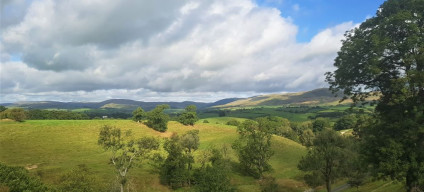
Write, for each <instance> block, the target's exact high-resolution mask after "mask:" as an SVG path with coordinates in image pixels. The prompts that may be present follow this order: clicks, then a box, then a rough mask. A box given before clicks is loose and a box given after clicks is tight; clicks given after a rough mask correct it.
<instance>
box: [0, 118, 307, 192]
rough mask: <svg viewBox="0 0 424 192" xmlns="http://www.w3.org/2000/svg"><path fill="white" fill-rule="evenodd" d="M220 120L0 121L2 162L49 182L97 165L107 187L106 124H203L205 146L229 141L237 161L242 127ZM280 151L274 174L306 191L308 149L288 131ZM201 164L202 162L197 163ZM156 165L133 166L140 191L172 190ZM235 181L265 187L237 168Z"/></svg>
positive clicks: (175, 128) (176, 127)
mask: <svg viewBox="0 0 424 192" xmlns="http://www.w3.org/2000/svg"><path fill="white" fill-rule="evenodd" d="M209 121H210V122H214V123H200V122H203V120H200V121H199V122H198V123H197V124H196V125H195V126H193V127H191V126H183V125H181V124H179V123H177V122H173V121H171V122H169V128H168V131H167V132H165V133H159V132H156V131H154V130H152V129H150V128H147V127H146V126H145V125H142V124H138V123H135V122H133V121H129V120H80V121H68V120H30V121H26V122H24V123H17V122H14V121H8V120H2V121H0V129H1V133H0V162H3V163H5V164H6V165H18V166H24V167H27V168H28V169H30V173H31V174H32V175H36V176H39V177H41V179H42V180H43V181H44V182H45V183H48V184H53V185H54V184H57V183H58V180H59V178H60V176H61V174H63V173H64V172H66V171H68V170H70V169H72V168H75V167H76V166H77V165H79V164H85V165H87V166H88V167H89V168H91V169H92V170H93V172H94V173H95V175H96V176H98V177H99V178H100V180H101V182H100V183H101V185H103V186H105V187H107V186H110V185H111V183H114V180H115V175H114V171H113V169H112V167H111V166H110V165H108V157H109V153H107V152H104V151H103V150H102V149H101V148H100V147H99V146H98V145H97V136H98V132H99V129H100V127H101V126H103V125H112V126H116V127H119V128H121V129H123V130H127V129H132V131H133V133H134V134H135V136H136V137H140V136H143V135H148V136H156V137H159V138H164V137H169V136H170V135H171V134H172V132H176V133H180V134H182V133H184V132H186V131H188V130H192V129H199V130H200V142H201V145H200V149H199V150H198V151H196V155H199V154H200V152H201V151H202V150H205V149H208V148H211V147H213V146H214V147H221V146H224V145H225V146H227V147H228V148H229V156H230V157H231V159H232V161H233V162H234V163H236V162H237V159H236V156H235V153H234V152H233V151H232V149H231V147H230V146H231V143H232V142H233V141H234V140H236V138H237V133H236V127H233V126H228V125H223V124H216V123H217V122H221V123H223V122H225V121H226V119H225V120H224V119H219V118H214V119H209ZM273 150H274V151H275V155H274V156H273V157H272V158H271V165H272V167H273V168H274V171H273V172H271V175H273V176H274V177H276V179H277V182H278V183H279V184H281V187H283V189H284V190H285V191H303V190H304V189H306V185H305V184H304V183H303V181H302V173H301V172H300V171H299V170H297V168H296V165H297V163H298V161H299V160H300V158H301V156H302V155H304V154H305V152H306V149H305V148H304V147H303V146H301V145H300V144H298V143H295V142H293V141H291V140H288V139H286V138H283V137H279V136H274V137H273ZM195 166H199V165H195ZM151 170H152V168H151V167H149V166H144V167H142V168H134V169H133V170H131V178H132V179H131V181H130V183H131V186H132V187H133V189H134V190H136V191H169V189H168V188H167V187H165V186H164V185H160V184H159V178H158V175H157V174H155V173H151ZM231 182H232V184H233V185H235V186H236V187H237V189H239V190H240V191H259V184H258V182H257V181H256V180H254V179H253V178H252V177H247V176H243V175H242V174H241V173H238V172H237V171H233V172H232V174H231Z"/></svg>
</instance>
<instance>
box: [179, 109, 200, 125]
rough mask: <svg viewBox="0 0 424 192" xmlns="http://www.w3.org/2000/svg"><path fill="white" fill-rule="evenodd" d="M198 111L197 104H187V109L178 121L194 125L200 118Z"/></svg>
mask: <svg viewBox="0 0 424 192" xmlns="http://www.w3.org/2000/svg"><path fill="white" fill-rule="evenodd" d="M196 111H197V108H196V105H189V106H187V107H186V108H185V111H184V112H183V113H182V114H180V116H179V117H178V121H179V122H180V123H181V124H183V125H194V123H196V121H197V120H199V118H198V117H197V113H196Z"/></svg>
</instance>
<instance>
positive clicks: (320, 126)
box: [312, 118, 331, 133]
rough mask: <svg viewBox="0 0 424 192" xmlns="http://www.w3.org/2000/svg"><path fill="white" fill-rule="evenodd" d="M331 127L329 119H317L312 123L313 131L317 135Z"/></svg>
mask: <svg viewBox="0 0 424 192" xmlns="http://www.w3.org/2000/svg"><path fill="white" fill-rule="evenodd" d="M329 127H331V125H330V120H328V119H327V118H317V119H315V121H314V122H313V123H312V130H313V131H314V132H315V133H317V132H320V131H322V130H324V129H325V128H329Z"/></svg>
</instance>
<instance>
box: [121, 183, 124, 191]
mask: <svg viewBox="0 0 424 192" xmlns="http://www.w3.org/2000/svg"><path fill="white" fill-rule="evenodd" d="M121 192H124V184H122V183H121Z"/></svg>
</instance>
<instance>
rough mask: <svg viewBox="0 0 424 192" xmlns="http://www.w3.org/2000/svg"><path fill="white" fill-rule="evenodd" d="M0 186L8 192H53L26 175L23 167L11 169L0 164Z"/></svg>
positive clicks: (26, 172) (37, 180)
mask: <svg viewBox="0 0 424 192" xmlns="http://www.w3.org/2000/svg"><path fill="white" fill-rule="evenodd" d="M0 184H3V185H5V186H7V187H8V188H9V190H10V192H22V191H28V192H30V191H34V192H45V191H53V190H52V189H50V188H49V187H47V186H46V185H45V184H43V183H42V182H41V181H40V180H39V179H37V178H35V177H31V176H29V175H28V171H27V170H25V169H24V168H23V167H11V166H7V165H4V164H3V163H0Z"/></svg>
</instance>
